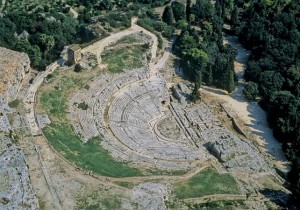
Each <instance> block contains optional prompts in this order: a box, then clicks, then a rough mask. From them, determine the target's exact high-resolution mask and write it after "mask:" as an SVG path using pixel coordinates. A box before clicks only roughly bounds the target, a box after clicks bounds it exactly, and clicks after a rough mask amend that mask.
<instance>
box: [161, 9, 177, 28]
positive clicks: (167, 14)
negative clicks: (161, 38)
mask: <svg viewBox="0 0 300 210" xmlns="http://www.w3.org/2000/svg"><path fill="white" fill-rule="evenodd" d="M162 20H163V21H164V22H165V23H167V24H168V25H173V23H174V16H173V11H172V8H171V7H170V6H166V8H165V10H164V12H163V14H162Z"/></svg>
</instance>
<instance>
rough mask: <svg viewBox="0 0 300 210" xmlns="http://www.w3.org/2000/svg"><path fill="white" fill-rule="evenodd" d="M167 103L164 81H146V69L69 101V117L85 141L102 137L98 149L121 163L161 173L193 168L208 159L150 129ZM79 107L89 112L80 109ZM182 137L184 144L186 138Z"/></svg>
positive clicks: (102, 80) (110, 77) (108, 79)
mask: <svg viewBox="0 0 300 210" xmlns="http://www.w3.org/2000/svg"><path fill="white" fill-rule="evenodd" d="M166 101H169V93H168V91H167V89H166V88H165V80H164V78H162V77H159V76H158V77H155V78H153V77H151V78H150V75H149V70H147V69H146V68H139V69H134V70H130V71H125V72H124V73H122V74H108V73H107V74H102V75H101V76H99V77H97V78H94V80H93V81H91V82H90V84H89V89H88V90H86V89H81V90H79V91H78V92H77V93H76V94H75V95H74V96H73V97H72V99H71V100H70V104H69V109H70V113H69V116H68V117H69V119H70V120H71V121H72V123H73V126H74V129H75V131H76V133H78V134H79V135H80V136H81V138H82V139H83V141H85V142H86V141H88V140H89V139H91V138H92V137H96V136H99V135H101V136H103V138H102V139H103V140H102V141H101V145H102V146H103V147H104V148H105V149H107V150H108V151H109V152H110V154H111V155H112V156H113V157H115V158H117V159H120V160H122V161H128V162H131V163H133V164H136V165H138V166H143V167H145V166H148V167H156V168H162V169H187V168H190V167H194V166H195V165H196V164H197V160H200V159H202V160H204V159H207V158H208V155H207V152H206V151H205V149H202V148H198V147H196V146H195V145H194V144H191V143H189V142H188V140H186V142H185V141H178V140H177V139H172V138H164V137H162V135H157V130H156V131H155V129H154V127H155V126H154V125H156V124H157V122H159V121H160V120H161V119H164V117H165V115H166V113H169V112H170V111H169V108H168V107H167V106H166V105H165V102H166ZM80 103H85V104H87V105H88V108H87V109H86V110H82V109H80V108H78V104H80ZM174 123H176V121H174ZM174 127H179V126H174ZM181 136H182V137H183V139H187V138H188V137H186V136H185V135H184V133H183V134H182V135H181Z"/></svg>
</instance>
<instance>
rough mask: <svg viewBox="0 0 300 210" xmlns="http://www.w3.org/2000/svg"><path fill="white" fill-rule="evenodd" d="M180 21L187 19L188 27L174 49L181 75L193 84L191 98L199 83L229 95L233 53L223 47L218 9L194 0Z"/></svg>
mask: <svg viewBox="0 0 300 210" xmlns="http://www.w3.org/2000/svg"><path fill="white" fill-rule="evenodd" d="M217 4H218V3H217ZM171 8H172V7H171ZM173 8H174V7H173ZM218 8H219V9H220V11H219V10H218ZM174 11H176V10H174ZM180 18H186V19H187V21H188V27H187V28H186V29H184V30H182V32H181V34H180V36H179V37H178V38H177V40H176V42H175V44H174V49H175V52H176V54H177V55H178V56H179V57H180V65H181V67H182V68H183V69H184V72H185V75H186V76H187V77H188V78H190V80H192V81H193V82H195V90H194V91H193V93H194V94H193V96H192V98H193V99H194V100H196V99H197V98H198V97H199V95H198V89H199V87H200V85H201V84H202V83H205V84H206V85H209V86H215V87H218V88H221V89H224V90H227V91H228V92H232V91H233V90H234V89H235V87H236V75H235V72H234V66H233V62H234V59H235V56H236V51H235V49H233V48H232V47H230V46H229V45H225V46H224V45H223V35H222V27H223V21H222V12H221V7H214V6H213V5H212V4H211V3H210V1H207V0H197V1H196V3H195V4H194V5H193V6H190V4H187V8H186V13H185V15H182V16H181V17H180ZM180 18H177V21H180V20H181V19H180Z"/></svg>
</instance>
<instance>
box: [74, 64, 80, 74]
mask: <svg viewBox="0 0 300 210" xmlns="http://www.w3.org/2000/svg"><path fill="white" fill-rule="evenodd" d="M81 70H82V68H81V66H80V64H79V63H77V64H76V65H75V68H74V71H75V72H81Z"/></svg>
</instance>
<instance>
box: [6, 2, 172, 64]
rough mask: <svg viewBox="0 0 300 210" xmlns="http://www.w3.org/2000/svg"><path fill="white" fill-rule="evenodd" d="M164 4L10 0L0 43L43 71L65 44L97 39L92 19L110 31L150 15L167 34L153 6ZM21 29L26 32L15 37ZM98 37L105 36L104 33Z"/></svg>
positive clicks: (165, 27) (169, 30)
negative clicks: (75, 16)
mask: <svg viewBox="0 0 300 210" xmlns="http://www.w3.org/2000/svg"><path fill="white" fill-rule="evenodd" d="M166 3H168V1H166V0H119V1H112V0H102V1H96V0H81V1H79V0H68V1H66V2H63V1H55V2H47V1H44V0H40V2H34V1H32V2H31V3H30V5H26V4H23V3H21V4H19V3H18V2H14V0H11V1H10V2H9V4H6V5H5V7H4V16H3V17H0V46H2V47H6V48H9V49H13V50H16V51H21V52H25V53H27V54H28V55H29V57H30V60H31V65H32V66H33V67H34V68H37V69H40V70H44V69H45V66H46V65H48V64H50V63H51V62H52V61H54V60H56V59H57V58H58V57H59V55H60V52H61V51H62V49H63V47H64V46H65V45H68V44H72V43H83V42H89V41H91V40H92V39H94V38H96V36H95V35H96V34H95V33H94V32H93V31H92V29H91V28H89V27H88V26H87V24H89V23H92V22H95V21H97V22H99V23H101V25H102V26H103V28H104V29H105V30H107V31H109V32H112V31H113V29H114V28H119V29H123V28H128V27H130V24H131V17H132V16H139V17H140V18H150V19H154V20H153V21H154V23H155V24H154V25H156V23H158V27H160V29H159V30H157V29H155V30H157V31H159V32H163V35H164V36H166V37H170V36H171V34H172V33H173V29H172V27H167V26H166V25H163V22H161V21H159V17H158V15H157V14H155V13H154V12H153V9H152V8H153V7H157V6H162V5H164V4H166ZM40 5H42V6H40ZM71 7H72V8H75V9H76V10H77V12H78V14H79V16H78V18H77V19H75V18H73V14H72V13H71V12H70V8H71ZM24 31H26V32H28V34H25V35H24V36H19V37H17V36H18V35H20V34H21V33H22V32H24ZM98 36H99V35H98V34H97V37H98ZM100 36H105V33H101V35H100ZM158 36H160V35H158ZM160 41H162V40H161V39H160ZM160 45H162V43H160Z"/></svg>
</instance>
